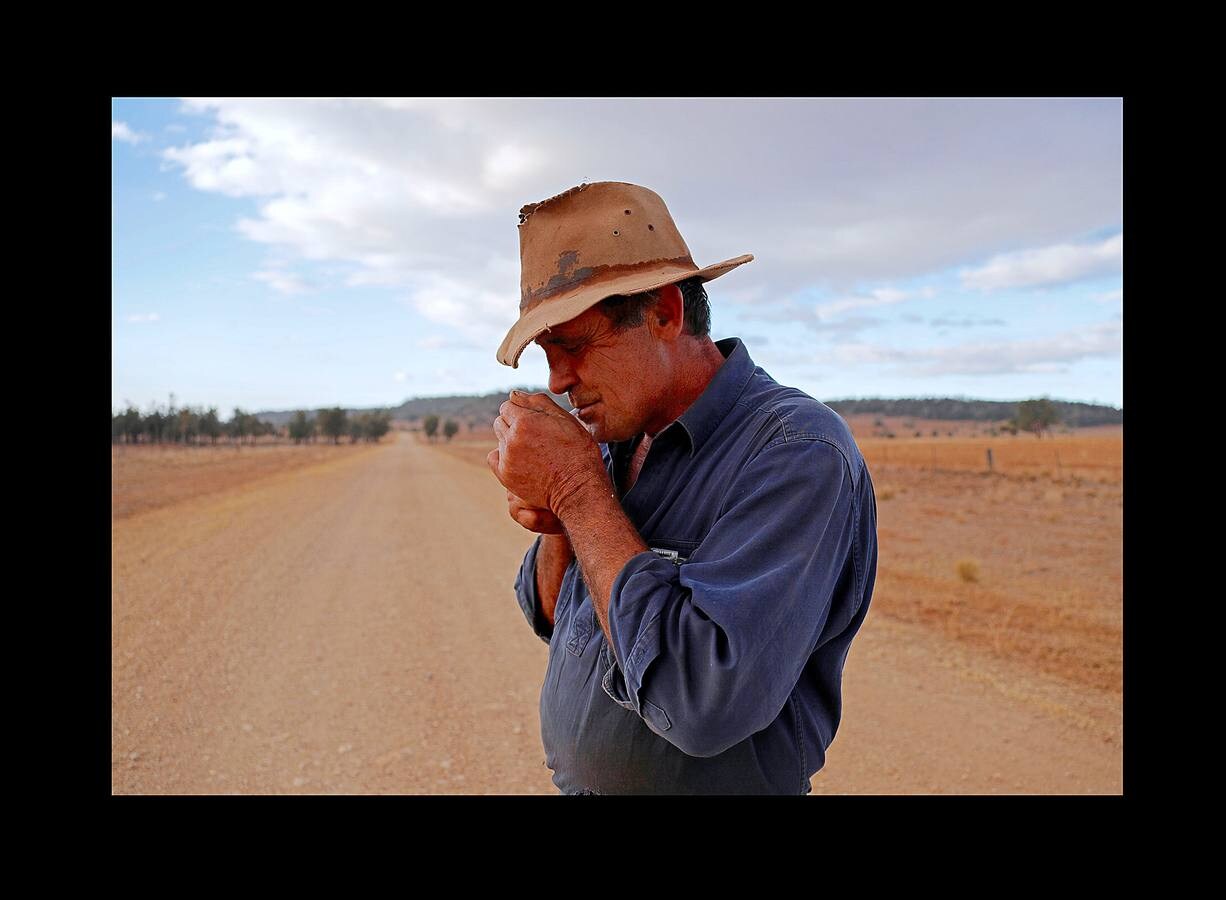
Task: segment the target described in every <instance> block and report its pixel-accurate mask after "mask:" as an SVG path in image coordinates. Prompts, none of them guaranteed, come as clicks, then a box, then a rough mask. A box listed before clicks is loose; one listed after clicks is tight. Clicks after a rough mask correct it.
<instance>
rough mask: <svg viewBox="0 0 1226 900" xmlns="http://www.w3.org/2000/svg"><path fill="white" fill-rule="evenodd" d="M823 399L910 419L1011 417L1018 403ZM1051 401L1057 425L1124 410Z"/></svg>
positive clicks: (1117, 416)
mask: <svg viewBox="0 0 1226 900" xmlns="http://www.w3.org/2000/svg"><path fill="white" fill-rule="evenodd" d="M1036 399H1037V398H1036ZM824 402H825V404H826V405H827V406H829V407H830V408H831V409H833V410H834V411H835V412H837V413H838V414H839V415H840V416H844V417H846V416H850V415H856V414H858V413H876V414H877V415H883V416H906V417H908V418H914V419H945V420H958V419H963V420H970V421H975V422H1001V421H1004V420H1006V419H1011V418H1013V416H1014V414H1016V412H1017V403H1018V401H1016V400H1012V401H1010V400H968V399H953V398H950V397H920V398H914V399H906V398H904V399H900V400H889V399H885V398H868V399H864V400H826V401H824ZM1051 403H1052V406H1054V407H1056V410H1057V411H1058V412H1059V413H1060V424H1061V425H1070V426H1072V427H1074V428H1088V427H1089V426H1091V425H1123V424H1124V410H1122V409H1117V408H1116V407H1114V406H1102V405H1099V404H1096V403H1077V402H1073V401H1068V400H1052V401H1051Z"/></svg>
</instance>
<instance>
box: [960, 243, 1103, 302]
mask: <svg viewBox="0 0 1226 900" xmlns="http://www.w3.org/2000/svg"><path fill="white" fill-rule="evenodd" d="M1123 262H1124V235H1123V233H1122V232H1121V233H1120V234H1117V235H1115V236H1114V237H1110V238H1107V239H1106V240H1105V241H1101V242H1099V243H1096V244H1055V245H1053V246H1050V247H1041V248H1038V249H1035V250H1022V251H1020V252H1017V253H1004V254H1001V255H999V256H994V257H992V258H991V259H990V260H988V262H987V263H986V264H985V265H983V266H981V267H979V268H976V269H966V270H964V271H963V272H962V273H961V278H962V284H963V286H964V287H968V288H978V289H979V290H981V291H993V290H1003V289H1005V288H1024V287H1041V286H1047V285H1057V284H1066V283H1068V282H1071V281H1078V280H1080V279H1082V278H1089V277H1091V276H1095V275H1102V274H1106V273H1109V272H1119V271H1120V270H1121V267H1122V265H1123Z"/></svg>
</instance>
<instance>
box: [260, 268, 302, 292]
mask: <svg viewBox="0 0 1226 900" xmlns="http://www.w3.org/2000/svg"><path fill="white" fill-rule="evenodd" d="M251 277H252V278H253V279H255V280H256V281H261V282H263V283H264V284H266V285H268V286H269V287H270V288H272V289H273V290H274V291H277V292H278V293H280V294H305V293H307V292H308V291H310V290H311V286H310V284H308V283H307V281H306V280H305V279H303V278H302V277H300V276H298V275H295V274H294V273H293V272H287V271H285V270H284V269H278V268H271V269H262V270H260V271H258V272H252V273H251Z"/></svg>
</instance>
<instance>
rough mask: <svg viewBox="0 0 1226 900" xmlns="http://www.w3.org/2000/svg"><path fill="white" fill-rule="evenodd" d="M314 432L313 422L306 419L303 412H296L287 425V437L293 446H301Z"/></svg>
mask: <svg viewBox="0 0 1226 900" xmlns="http://www.w3.org/2000/svg"><path fill="white" fill-rule="evenodd" d="M314 432H315V420H314V419H308V418H307V415H306V411H305V410H301V409H300V410H298V412H296V413H294V418H293V419H291V420H290V423H289V436H290V438H291V439H292V440H293V442H294V443H295V444H301V443H302V442H303V441H304V440H306V439H307V438H309V437H310V436H311V435H312V434H313V433H314Z"/></svg>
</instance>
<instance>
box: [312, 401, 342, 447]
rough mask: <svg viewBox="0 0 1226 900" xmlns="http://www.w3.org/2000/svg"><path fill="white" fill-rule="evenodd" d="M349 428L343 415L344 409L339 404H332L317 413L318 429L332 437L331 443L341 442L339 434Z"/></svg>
mask: <svg viewBox="0 0 1226 900" xmlns="http://www.w3.org/2000/svg"><path fill="white" fill-rule="evenodd" d="M348 429H349V423H348V421H347V417H346V415H345V411H344V410H343V409H341V408H340V407H339V406H334V407H333V408H332V409H325V410H324V411H323V412H321V413H320V414H319V431H320V433H321V434H324V435H326V436H327V437H330V438H332V443H333V444H339V443H340V442H341V435H342V434H344V433H345V432H346V431H348Z"/></svg>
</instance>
